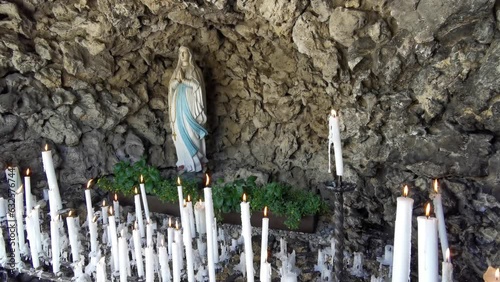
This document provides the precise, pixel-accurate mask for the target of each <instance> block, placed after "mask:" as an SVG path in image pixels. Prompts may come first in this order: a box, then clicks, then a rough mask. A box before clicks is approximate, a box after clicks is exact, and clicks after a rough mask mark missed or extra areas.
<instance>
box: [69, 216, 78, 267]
mask: <svg viewBox="0 0 500 282" xmlns="http://www.w3.org/2000/svg"><path fill="white" fill-rule="evenodd" d="M76 219H77V217H75V212H74V211H73V210H71V211H70V212H69V214H68V217H66V224H67V225H68V237H69V244H70V245H71V256H72V257H73V262H77V261H79V260H80V243H79V242H78V237H77V236H78V229H77V225H76Z"/></svg>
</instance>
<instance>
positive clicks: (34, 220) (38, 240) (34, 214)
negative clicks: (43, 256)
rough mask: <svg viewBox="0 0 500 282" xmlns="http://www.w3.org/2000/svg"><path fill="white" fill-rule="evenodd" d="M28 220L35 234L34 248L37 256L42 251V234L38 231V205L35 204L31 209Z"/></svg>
mask: <svg viewBox="0 0 500 282" xmlns="http://www.w3.org/2000/svg"><path fill="white" fill-rule="evenodd" d="M30 221H31V224H32V226H31V228H32V230H33V235H34V236H35V238H34V239H35V248H36V252H37V256H38V253H40V252H41V251H42V234H41V232H40V205H36V206H35V207H34V208H33V209H32V210H31V216H30Z"/></svg>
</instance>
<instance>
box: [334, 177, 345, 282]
mask: <svg viewBox="0 0 500 282" xmlns="http://www.w3.org/2000/svg"><path fill="white" fill-rule="evenodd" d="M339 179H340V177H339ZM339 188H340V187H339ZM333 200H334V213H333V223H334V224H335V229H334V231H333V240H334V242H335V249H336V250H335V257H334V258H333V267H334V269H333V278H334V279H333V281H337V282H341V281H343V278H344V193H343V192H341V191H336V192H334V193H333Z"/></svg>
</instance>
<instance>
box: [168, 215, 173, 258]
mask: <svg viewBox="0 0 500 282" xmlns="http://www.w3.org/2000/svg"><path fill="white" fill-rule="evenodd" d="M173 242H174V228H173V227H172V218H171V217H169V218H168V228H167V247H168V254H169V255H170V256H172V243H173Z"/></svg>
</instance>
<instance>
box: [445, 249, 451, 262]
mask: <svg viewBox="0 0 500 282" xmlns="http://www.w3.org/2000/svg"><path fill="white" fill-rule="evenodd" d="M446 262H450V248H446Z"/></svg>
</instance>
